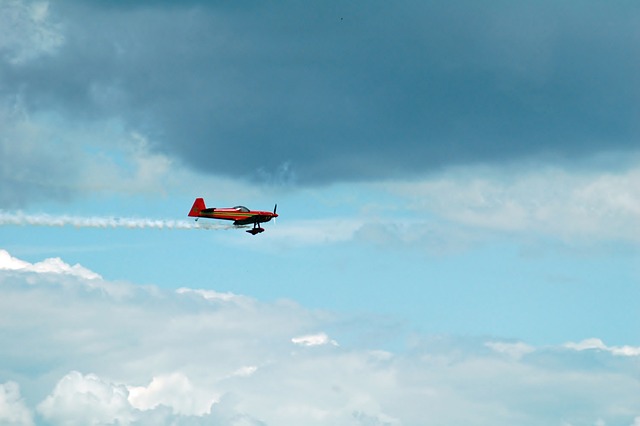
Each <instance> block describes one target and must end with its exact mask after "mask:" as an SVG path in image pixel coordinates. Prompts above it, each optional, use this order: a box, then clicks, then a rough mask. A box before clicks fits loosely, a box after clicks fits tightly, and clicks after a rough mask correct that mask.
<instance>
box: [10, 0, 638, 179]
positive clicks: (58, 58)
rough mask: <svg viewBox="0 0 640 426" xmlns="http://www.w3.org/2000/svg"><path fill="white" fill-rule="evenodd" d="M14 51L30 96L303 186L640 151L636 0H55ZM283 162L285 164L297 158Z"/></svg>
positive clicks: (35, 103) (43, 106)
mask: <svg viewBox="0 0 640 426" xmlns="http://www.w3.org/2000/svg"><path fill="white" fill-rule="evenodd" d="M50 13H51V19H52V20H54V21H57V22H59V23H60V28H61V30H60V31H62V33H63V35H64V44H63V45H62V46H60V47H59V49H58V50H57V51H56V52H55V53H53V54H47V55H41V56H39V57H38V58H36V59H34V60H30V61H26V62H24V63H20V64H11V63H8V62H6V61H5V62H2V63H1V64H0V67H1V68H0V78H1V79H2V80H3V81H2V83H3V84H2V89H1V90H2V94H3V95H10V94H12V93H13V92H14V91H18V90H19V93H20V95H21V96H22V98H23V99H24V102H25V103H26V105H28V108H30V110H32V111H47V110H52V111H56V112H57V113H60V114H64V115H66V116H71V117H74V119H76V120H100V119H104V118H119V119H122V120H123V121H124V123H125V124H126V126H128V127H129V128H130V129H132V130H136V131H139V132H142V133H143V134H146V135H148V136H149V138H150V140H151V141H153V142H154V144H155V145H154V149H155V150H157V151H160V152H164V153H167V154H169V155H172V156H175V157H177V158H179V159H181V160H183V161H184V163H185V164H187V165H189V166H190V167H193V168H195V169H199V170H202V171H204V172H208V173H212V174H223V175H235V176H238V177H241V178H247V179H252V178H254V179H255V178H257V177H258V176H261V174H264V173H265V171H266V172H267V173H269V172H273V173H276V172H277V171H278V170H283V169H288V170H291V171H292V172H294V173H295V175H296V176H297V177H298V178H299V180H300V181H301V182H303V183H326V182H331V181H339V180H365V179H370V178H385V177H392V176H405V175H415V174H419V173H424V172H428V171H430V170H434V169H438V168H441V167H444V166H448V165H452V164H466V163H476V162H502V161H510V160H521V159H531V158H538V157H540V158H553V159H558V160H567V159H573V158H581V157H588V156H590V155H592V154H595V153H598V152H601V151H608V150H633V149H636V148H637V137H638V136H639V133H640V132H639V128H638V125H637V124H636V123H637V121H638V120H637V118H638V113H639V112H640V111H639V110H640V107H639V105H640V102H639V101H640V93H639V90H640V89H639V88H640V77H639V76H640V44H639V43H638V41H640V31H639V30H638V27H637V21H638V18H639V17H640V6H638V5H636V4H635V3H633V2H618V3H616V4H604V3H602V2H597V1H587V2H580V3H579V4H578V3H574V2H555V1H536V2H533V1H531V2H510V1H496V2H476V1H472V0H461V1H456V2H450V1H404V2H385V1H375V2H368V3H367V4H366V7H365V6H364V5H362V4H354V3H352V2H343V1H331V2H314V3H308V2H288V1H284V2H276V3H269V2H267V3H265V2H249V1H247V2H231V3H227V2H198V1H190V2H185V3H182V2H181V3H177V2H160V1H157V2H155V1H145V2H141V3H136V5H135V6H131V5H130V4H129V2H91V3H89V2H76V1H71V0H70V1H65V2H56V3H55V4H52V5H51V6H50ZM283 165H287V167H283Z"/></svg>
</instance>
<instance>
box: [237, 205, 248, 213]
mask: <svg viewBox="0 0 640 426" xmlns="http://www.w3.org/2000/svg"><path fill="white" fill-rule="evenodd" d="M234 209H236V210H238V211H239V212H243V213H248V212H249V211H250V210H249V209H248V208H246V207H245V206H235V207H234Z"/></svg>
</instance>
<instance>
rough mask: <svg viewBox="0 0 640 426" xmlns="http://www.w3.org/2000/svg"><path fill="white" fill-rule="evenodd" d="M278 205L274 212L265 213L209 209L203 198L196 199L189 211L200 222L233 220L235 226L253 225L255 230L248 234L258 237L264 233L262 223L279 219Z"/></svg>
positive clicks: (223, 208) (236, 207) (240, 209)
mask: <svg viewBox="0 0 640 426" xmlns="http://www.w3.org/2000/svg"><path fill="white" fill-rule="evenodd" d="M277 208H278V205H277V204H276V206H275V207H274V208H273V213H272V212H264V211H260V210H249V209H248V208H246V207H245V206H235V207H231V208H227V207H222V208H220V207H213V208H207V207H206V205H205V204H204V199H203V198H196V201H195V202H194V203H193V206H192V207H191V211H189V216H190V217H195V218H196V220H198V219H199V218H201V217H206V218H210V219H222V220H233V224H234V225H236V226H237V225H250V224H253V228H252V229H249V230H248V231H247V232H248V233H250V234H251V235H256V234H259V233H261V232H264V228H261V227H260V224H261V223H264V222H269V221H270V220H271V219H273V218H276V217H278V215H277V213H276V209H277Z"/></svg>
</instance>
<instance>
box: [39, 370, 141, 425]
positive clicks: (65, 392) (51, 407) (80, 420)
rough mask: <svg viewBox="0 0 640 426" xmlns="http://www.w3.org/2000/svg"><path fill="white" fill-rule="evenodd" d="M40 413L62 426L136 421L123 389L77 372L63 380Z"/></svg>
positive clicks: (69, 374) (40, 408)
mask: <svg viewBox="0 0 640 426" xmlns="http://www.w3.org/2000/svg"><path fill="white" fill-rule="evenodd" d="M38 411H39V412H40V414H41V415H42V416H43V417H44V418H45V419H46V420H47V421H49V422H51V423H53V424H63V425H100V424H122V425H128V424H131V423H132V422H133V420H134V419H133V417H132V415H131V412H130V405H129V402H128V400H127V389H126V388H125V387H124V386H117V385H113V384H111V383H109V382H105V381H104V380H102V379H100V378H99V377H97V376H96V375H94V374H87V375H83V374H81V373H79V372H77V371H72V372H70V373H68V374H67V375H66V376H64V377H63V378H62V379H60V381H59V382H58V384H57V385H56V387H55V389H54V390H53V392H52V394H51V395H49V396H47V398H46V399H45V400H44V401H43V402H42V403H40V405H38Z"/></svg>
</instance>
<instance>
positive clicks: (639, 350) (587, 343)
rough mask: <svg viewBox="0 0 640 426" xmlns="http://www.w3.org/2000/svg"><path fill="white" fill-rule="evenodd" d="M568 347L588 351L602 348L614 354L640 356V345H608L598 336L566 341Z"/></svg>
mask: <svg viewBox="0 0 640 426" xmlns="http://www.w3.org/2000/svg"><path fill="white" fill-rule="evenodd" d="M564 346H565V347H566V348H569V349H573V350H576V351H586V350H601V351H606V352H610V353H612V354H613V355H618V356H638V357H640V347H634V346H628V345H625V346H607V345H605V344H604V342H603V341H602V340H600V339H597V338H591V339H585V340H583V341H581V342H578V343H573V342H569V343H565V345H564Z"/></svg>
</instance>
